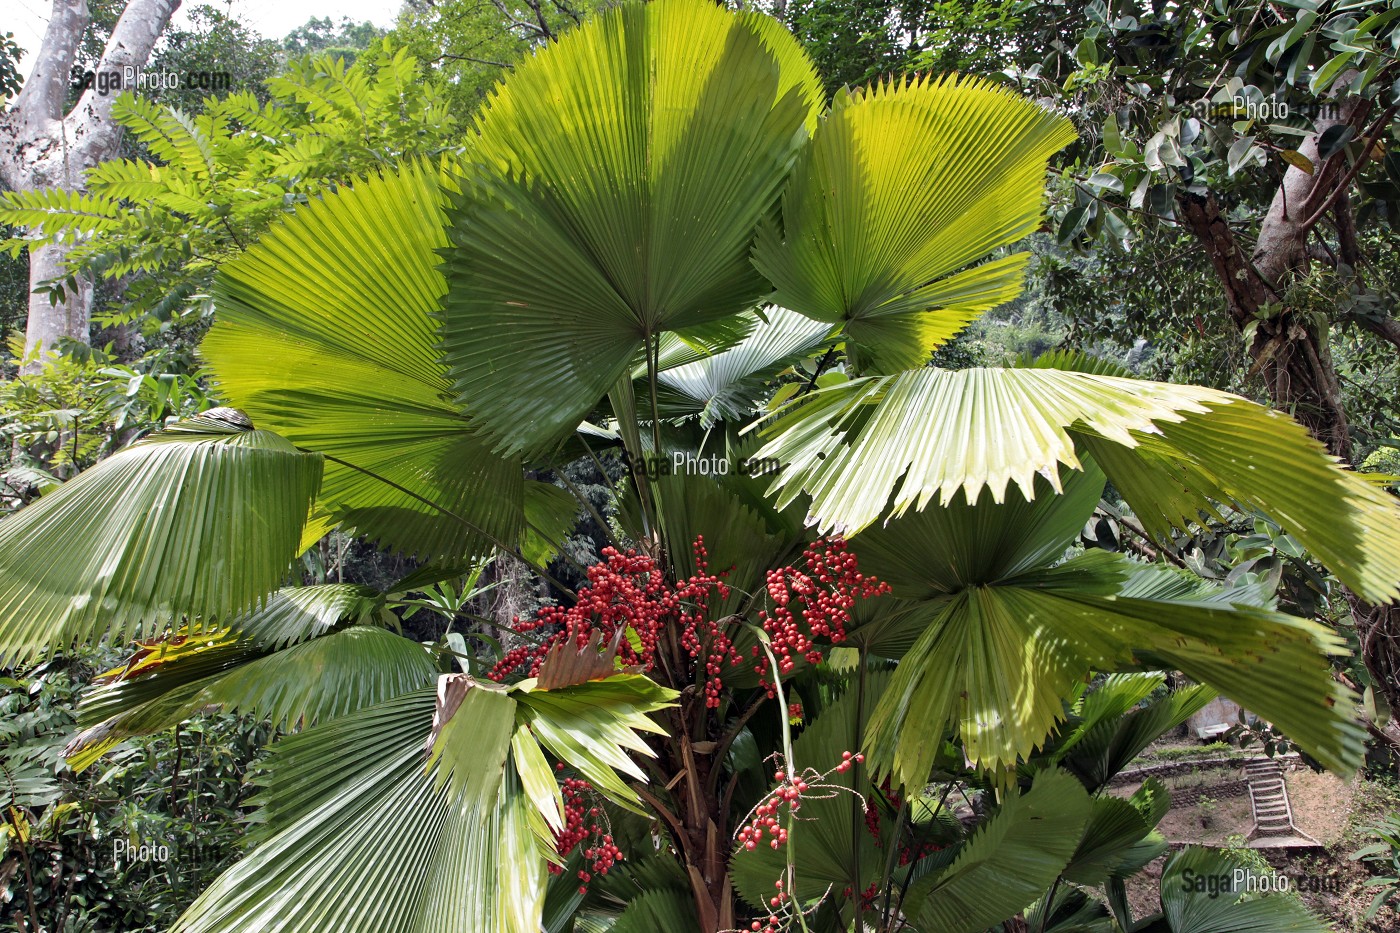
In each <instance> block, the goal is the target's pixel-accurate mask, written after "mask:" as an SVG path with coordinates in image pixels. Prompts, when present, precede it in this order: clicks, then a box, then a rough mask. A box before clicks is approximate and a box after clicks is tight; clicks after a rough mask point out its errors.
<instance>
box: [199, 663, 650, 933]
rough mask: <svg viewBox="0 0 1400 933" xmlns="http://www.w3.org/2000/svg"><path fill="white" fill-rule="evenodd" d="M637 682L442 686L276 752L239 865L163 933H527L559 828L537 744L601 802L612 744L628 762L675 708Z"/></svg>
mask: <svg viewBox="0 0 1400 933" xmlns="http://www.w3.org/2000/svg"><path fill="white" fill-rule="evenodd" d="M328 637H330V636H328ZM319 640H321V641H324V640H326V639H319ZM312 644H314V642H312ZM643 680H645V678H641V677H637V676H635V675H619V676H615V677H610V678H607V679H604V680H599V681H590V682H587V683H584V684H575V685H570V686H566V687H562V688H560V689H558V690H553V691H544V690H537V689H533V688H532V685H531V684H530V682H528V681H527V682H525V683H523V684H520V685H517V687H516V688H512V689H506V688H502V687H498V686H497V685H495V684H481V683H477V682H476V681H474V680H472V679H471V678H469V677H466V676H465V675H461V674H448V675H443V676H442V677H441V678H439V681H438V687H437V689H436V690H433V689H431V688H429V689H425V690H416V691H413V692H410V693H405V694H403V695H401V696H398V697H395V698H393V699H390V700H387V701H386V702H384V703H381V704H379V705H377V706H372V707H367V708H364V709H361V710H359V711H358V712H355V713H353V714H351V715H348V716H344V717H341V718H338V719H334V720H332V721H330V722H328V723H326V724H324V725H321V726H318V727H316V728H313V729H308V730H307V731H305V732H303V733H301V734H299V735H295V736H292V737H290V738H288V739H285V740H283V741H281V742H279V743H278V744H277V745H276V746H275V747H274V749H273V751H272V754H271V756H270V759H269V761H268V763H267V765H266V768H265V774H264V775H262V776H261V777H260V778H259V783H260V784H261V785H262V791H261V793H260V794H259V796H258V798H257V799H256V801H255V802H256V803H258V804H259V805H260V809H259V810H258V812H257V814H256V815H255V817H254V819H255V822H256V825H255V827H254V829H253V831H252V833H250V841H251V842H252V843H253V848H252V850H251V852H249V853H248V855H246V856H245V857H244V858H243V859H242V860H240V861H239V862H237V863H236V864H235V865H234V866H233V867H232V868H230V869H229V870H228V871H226V872H225V873H224V874H223V875H222V876H220V877H219V879H218V880H216V881H215V882H214V884H213V885H212V886H210V887H209V889H208V890H206V891H205V892H204V894H202V895H201V896H200V898H199V899H198V900H197V901H195V903H194V904H193V905H191V907H190V908H189V910H188V911H187V912H186V913H185V915H184V916H183V917H182V918H181V919H180V921H179V922H178V923H177V924H176V926H175V928H174V930H175V931H176V933H215V931H229V933H233V931H245V930H262V931H267V933H301V931H305V933H317V931H322V930H374V931H376V933H420V931H421V933H448V931H450V930H490V931H492V933H538V931H539V929H540V923H541V916H542V913H543V909H544V898H545V889H546V878H547V875H546V872H545V865H546V861H547V860H548V859H550V858H557V856H556V855H555V854H554V853H553V852H552V848H551V847H552V840H553V829H554V828H557V827H558V826H560V825H562V802H561V800H560V797H559V789H558V786H557V784H556V778H555V775H554V768H553V767H552V766H551V765H550V763H549V761H548V759H547V758H546V757H545V752H544V750H543V749H542V747H541V745H543V747H544V748H547V749H548V750H549V751H550V752H551V753H553V754H559V752H560V751H563V752H564V754H563V755H561V756H560V759H559V760H560V761H562V762H564V763H566V764H568V765H570V766H572V767H574V768H576V769H578V770H579V771H580V772H581V773H583V774H585V775H587V776H588V777H589V779H590V780H594V779H596V778H597V777H598V776H600V775H602V774H603V773H604V772H606V773H607V774H608V775H609V780H608V781H607V782H604V783H603V784H601V785H599V784H595V786H598V787H599V790H600V791H602V792H603V793H604V794H607V795H609V796H611V795H612V794H611V788H610V787H609V783H611V784H617V783H621V782H620V781H619V780H618V778H617V777H616V775H615V774H614V773H613V772H612V771H611V768H612V767H613V766H615V764H616V763H617V761H618V758H619V756H621V757H625V755H623V754H622V753H621V751H620V750H619V745H615V744H613V743H621V745H625V746H626V747H628V748H633V749H634V750H635V747H636V746H637V745H640V744H641V743H640V742H639V741H638V740H637V737H636V735H635V731H636V730H643V731H650V730H654V728H655V727H654V726H651V725H650V723H649V721H648V720H647V718H646V717H647V714H648V713H649V712H652V711H655V710H656V709H659V708H661V707H663V706H666V705H668V704H669V703H670V702H671V700H672V699H674V696H675V695H674V693H672V692H670V691H665V690H662V689H661V688H660V687H657V686H656V685H655V684H651V682H650V681H647V683H646V684H640V683H637V681H643ZM546 734H548V735H549V738H545V735H546ZM560 736H563V737H564V738H563V739H561V738H559V737H560ZM633 769H635V765H630V763H629V769H628V772H629V775H630V776H631V777H632V779H634V780H637V781H642V782H644V781H645V780H646V778H645V776H644V775H641V774H635V773H633ZM627 794H628V796H633V792H632V791H631V789H630V788H628V789H627ZM386 891H387V892H391V894H392V896H391V897H386V896H385V892H386Z"/></svg>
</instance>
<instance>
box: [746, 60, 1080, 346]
mask: <svg viewBox="0 0 1400 933" xmlns="http://www.w3.org/2000/svg"><path fill="white" fill-rule="evenodd" d="M1073 139H1074V131H1073V129H1072V127H1071V125H1070V123H1069V121H1068V120H1066V119H1065V118H1063V117H1061V116H1058V115H1055V114H1053V113H1051V112H1050V111H1048V110H1045V109H1043V108H1041V107H1039V106H1037V105H1036V104H1035V103H1034V102H1032V101H1030V100H1028V99H1027V98H1025V97H1023V96H1021V95H1019V94H1017V93H1015V92H1012V91H1009V90H1007V89H1004V88H1000V87H997V86H995V85H993V84H991V83H990V82H985V81H981V80H977V79H959V78H956V77H947V78H942V79H934V78H927V77H920V78H898V79H894V80H890V81H886V82H884V83H881V84H877V85H872V86H870V87H867V88H858V89H856V90H843V91H840V92H838V93H837V95H836V99H835V101H833V103H832V106H831V110H830V111H829V112H828V113H827V114H826V115H825V116H824V117H823V119H822V121H821V123H820V125H819V127H818V129H817V132H816V133H815V135H814V136H813V139H812V142H811V143H810V145H808V147H807V148H806V149H805V150H804V151H803V153H802V157H801V158H800V159H799V161H798V163H797V165H796V167H795V168H794V170H793V173H792V177H791V179H790V181H789V182H788V186H787V188H786V189H785V190H784V193H783V199H782V219H781V223H768V224H765V225H764V226H763V227H762V228H761V232H760V235H759V238H758V241H757V243H756V245H755V249H754V264H755V265H756V266H757V267H758V268H759V269H760V270H761V271H762V272H763V273H764V274H765V275H766V276H768V278H769V279H770V280H771V281H772V282H773V284H774V286H775V287H776V289H777V291H776V292H775V294H774V299H773V300H774V301H775V302H776V303H777V304H780V305H782V306H784V307H788V308H792V309H793V310H796V311H800V312H801V313H803V314H805V315H807V316H808V317H811V318H816V319H818V320H822V321H828V322H831V323H833V324H843V325H844V327H845V332H846V334H847V336H848V338H849V339H848V341H847V348H846V349H847V353H848V355H849V358H850V360H851V362H852V364H853V365H854V367H855V369H856V370H857V371H858V372H868V371H874V372H893V371H896V370H900V369H912V368H915V367H918V366H922V365H924V364H925V363H926V362H927V361H928V357H929V353H930V352H931V351H932V350H933V349H934V348H935V347H937V346H939V345H940V344H942V343H944V342H946V341H947V340H949V339H951V338H952V337H953V336H954V335H955V334H956V333H957V332H958V331H960V330H962V328H963V327H965V326H967V324H968V323H969V322H970V321H972V320H973V319H974V318H976V317H977V316H978V315H980V314H981V313H982V312H984V311H987V310H990V309H991V308H993V307H996V306H997V305H999V304H1002V303H1004V302H1006V301H1010V300H1011V299H1012V298H1014V297H1016V295H1018V294H1019V293H1020V291H1021V279H1022V276H1023V274H1024V271H1025V262H1026V258H1027V254H1019V255H1015V256H1008V257H1004V258H1000V259H995V260H992V261H990V262H985V263H982V262H981V261H982V260H983V259H984V258H985V257H987V256H988V255H989V254H991V253H992V252H993V251H994V250H996V249H998V248H999V247H1002V246H1005V245H1007V244H1010V243H1013V242H1015V241H1017V240H1019V239H1021V238H1022V237H1024V236H1026V235H1027V234H1029V233H1031V232H1032V231H1034V230H1035V229H1036V228H1037V227H1038V226H1039V225H1040V222H1041V218H1042V210H1041V202H1042V199H1043V197H1044V183H1045V166H1046V161H1047V160H1048V159H1049V157H1050V156H1051V155H1052V154H1053V153H1055V152H1056V151H1057V150H1059V149H1060V148H1062V147H1063V146H1065V145H1067V144H1068V143H1069V142H1071V141H1072V140H1073ZM977 263H981V264H980V265H979V264H977Z"/></svg>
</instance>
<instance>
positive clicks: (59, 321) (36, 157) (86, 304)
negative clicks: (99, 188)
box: [0, 0, 180, 372]
mask: <svg viewBox="0 0 1400 933" xmlns="http://www.w3.org/2000/svg"><path fill="white" fill-rule="evenodd" d="M179 6H180V0H129V2H128V3H127V4H126V7H125V8H124V9H123V10H122V15H121V18H120V19H118V20H117V24H116V26H115V27H114V28H113V29H112V36H111V38H110V39H109V40H108V42H107V46H106V48H105V49H104V50H103V53H102V61H101V62H100V63H99V65H98V70H99V71H102V72H104V73H110V72H116V73H119V74H120V73H122V70H123V69H125V68H140V67H142V66H143V65H145V63H146V61H147V59H148V58H149V57H150V54H151V49H152V48H153V47H154V46H155V43H156V39H157V38H159V36H160V34H161V33H162V32H163V31H164V30H165V27H166V25H167V24H168V23H169V22H170V17H171V16H172V15H173V14H174V12H175V10H176V9H178V8H179ZM88 22H89V15H88V7H87V3H86V0H53V13H52V15H51V16H50V17H49V24H48V28H47V29H46V30H45V31H44V40H43V43H42V44H41V46H40V48H39V52H38V55H37V56H36V61H35V66H34V72H33V73H32V74H31V75H30V77H29V79H28V80H27V81H25V83H24V87H23V88H21V89H20V92H19V94H18V95H16V96H15V100H14V103H13V105H12V106H11V107H10V108H9V109H8V110H7V111H5V113H4V114H0V181H3V182H4V184H5V185H6V186H8V187H9V188H10V189H12V190H15V191H29V190H33V189H35V188H49V187H56V188H61V189H62V190H64V191H81V190H82V188H83V181H84V173H85V172H86V171H87V170H88V169H90V168H92V167H93V166H95V165H97V164H98V163H100V162H103V161H105V160H107V159H110V158H111V157H112V156H113V155H114V154H115V153H116V150H117V145H118V143H119V142H120V141H121V127H120V126H118V125H117V124H116V123H115V122H113V120H112V103H113V101H114V100H115V98H116V94H115V93H111V92H107V91H106V89H105V88H104V93H98V89H97V86H96V82H94V86H93V87H91V88H89V89H88V90H87V91H85V92H84V93H83V95H82V96H81V97H80V98H79V99H78V102H77V104H76V105H75V106H74V107H73V109H72V110H71V111H70V112H69V113H68V114H67V115H66V116H65V115H64V113H63V105H64V103H65V102H66V100H67V97H68V87H69V81H70V79H71V72H72V68H73V62H74V60H75V58H76V56H77V51H78V46H79V44H80V43H81V42H82V38H83V33H84V31H85V30H86V29H87V26H88ZM66 255H67V249H66V248H65V247H63V246H44V247H39V248H38V249H35V250H34V251H33V252H32V254H31V256H30V273H29V319H28V327H27V329H26V332H25V341H24V343H25V353H26V356H28V355H29V354H30V353H33V352H35V351H37V350H39V349H41V348H42V349H44V350H51V349H54V348H55V347H56V344H57V342H58V340H59V339H60V338H63V337H67V338H69V339H72V340H77V341H81V342H83V343H86V342H87V341H88V337H89V335H88V323H89V320H90V318H91V314H92V284H91V282H90V281H88V280H86V279H84V278H83V277H79V281H78V287H77V288H76V289H65V294H64V300H63V301H61V302H57V303H55V302H53V301H52V300H51V299H50V296H49V293H48V291H47V290H46V289H42V288H40V286H41V285H42V284H43V283H46V282H51V281H53V280H55V279H61V278H62V277H63V276H65V275H66V274H67V273H68V271H69V270H68V269H67V268H66V265H65V262H64V260H65V258H66ZM40 365H41V364H39V363H38V362H37V361H32V362H30V363H28V364H26V365H25V367H24V370H23V371H25V372H35V371H37V370H38V369H39V368H40Z"/></svg>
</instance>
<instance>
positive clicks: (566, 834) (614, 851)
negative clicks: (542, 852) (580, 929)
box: [549, 764, 623, 894]
mask: <svg viewBox="0 0 1400 933" xmlns="http://www.w3.org/2000/svg"><path fill="white" fill-rule="evenodd" d="M556 767H557V768H560V769H562V768H563V767H564V766H563V764H559V765H556ZM559 790H560V792H561V793H562V794H563V797H564V830H563V832H560V833H558V834H557V835H556V836H555V837H554V848H555V851H556V852H558V853H559V855H560V856H561V857H562V856H567V855H568V854H569V853H570V852H572V851H573V850H574V848H575V847H577V846H578V845H579V843H581V842H583V841H584V840H586V839H591V840H593V844H592V845H590V846H589V847H588V848H587V849H584V850H583V857H584V859H585V860H586V862H587V866H586V867H585V868H583V869H582V870H580V871H579V873H578V878H579V881H580V882H582V883H581V884H580V885H579V886H578V891H579V893H580V894H587V893H588V882H590V881H592V880H593V875H594V874H598V875H606V874H607V873H608V869H609V868H612V867H613V866H614V865H616V864H617V863H618V862H620V861H622V858H623V856H622V851H621V850H620V849H618V847H617V846H616V844H614V843H613V837H612V836H611V835H610V834H609V833H607V832H605V831H604V828H603V827H602V826H601V825H600V824H599V823H598V818H599V816H600V815H601V812H600V811H599V809H598V807H597V806H596V805H595V804H594V803H593V785H591V784H589V783H588V782H587V781H584V780H580V779H579V778H564V782H563V783H562V784H561V785H560V787H559ZM589 869H592V871H591V872H590V870H589ZM549 871H550V873H551V874H555V875H557V874H559V873H560V872H561V871H562V869H561V868H560V867H559V866H558V865H550V866H549Z"/></svg>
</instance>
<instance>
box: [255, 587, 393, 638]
mask: <svg viewBox="0 0 1400 933" xmlns="http://www.w3.org/2000/svg"><path fill="white" fill-rule="evenodd" d="M376 616H378V617H379V618H378V621H381V622H385V623H389V622H390V619H389V618H386V617H385V616H384V594H383V593H380V592H378V591H377V590H374V589H372V588H371V587H368V586H360V585H358V584H355V583H323V584H320V585H319V586H286V587H283V588H282V589H280V590H278V591H277V592H276V593H273V594H272V595H271V596H269V597H268V599H267V602H266V604H264V605H263V606H261V607H260V608H258V609H257V610H255V611H253V612H249V613H245V614H243V615H240V616H234V617H233V618H231V619H229V621H228V626H227V627H228V628H229V629H231V630H233V631H236V632H238V633H239V634H240V635H242V636H243V637H245V638H248V639H251V640H252V641H255V642H257V643H258V644H259V645H261V646H262V647H264V648H271V649H274V650H275V649H278V648H285V647H286V646H288V645H294V644H298V643H300V642H303V641H306V640H307V639H308V638H315V637H316V636H318V635H324V634H325V633H326V632H328V631H330V630H331V629H332V628H335V627H337V626H341V625H347V624H361V625H364V624H369V623H371V622H373V621H375V617H376Z"/></svg>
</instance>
